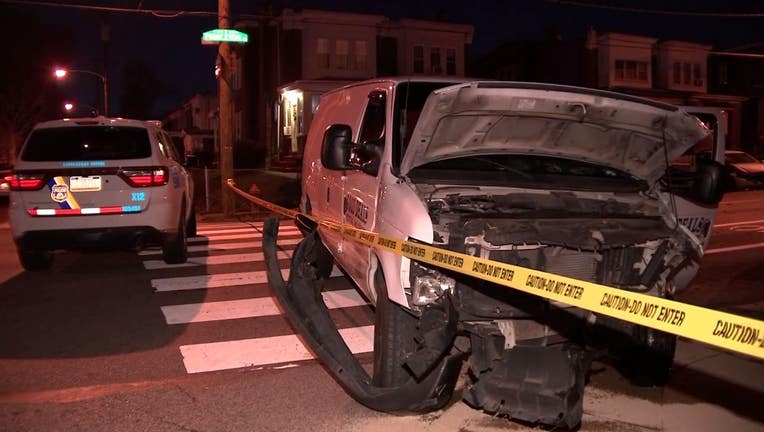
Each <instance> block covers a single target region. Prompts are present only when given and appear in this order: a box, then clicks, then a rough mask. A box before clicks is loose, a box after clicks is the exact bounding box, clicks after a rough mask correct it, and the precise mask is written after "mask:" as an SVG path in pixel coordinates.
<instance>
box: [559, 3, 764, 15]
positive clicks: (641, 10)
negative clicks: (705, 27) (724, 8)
mask: <svg viewBox="0 0 764 432" xmlns="http://www.w3.org/2000/svg"><path fill="white" fill-rule="evenodd" d="M544 1H545V2H547V3H556V4H559V5H564V6H577V7H587V8H592V9H606V10H613V11H619V12H636V13H647V14H656V15H684V16H694V17H715V18H764V12H692V11H679V10H671V9H653V8H637V7H628V6H614V5H605V4H597V3H590V2H586V1H577V0H544Z"/></svg>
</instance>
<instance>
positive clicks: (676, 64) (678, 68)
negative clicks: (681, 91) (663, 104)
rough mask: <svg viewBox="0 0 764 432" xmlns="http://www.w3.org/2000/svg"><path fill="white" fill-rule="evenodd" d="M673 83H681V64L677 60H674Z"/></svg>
mask: <svg viewBox="0 0 764 432" xmlns="http://www.w3.org/2000/svg"><path fill="white" fill-rule="evenodd" d="M673 75H674V78H673V81H674V84H681V83H682V64H681V63H679V62H674V74H673Z"/></svg>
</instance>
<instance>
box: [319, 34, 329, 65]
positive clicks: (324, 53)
mask: <svg viewBox="0 0 764 432" xmlns="http://www.w3.org/2000/svg"><path fill="white" fill-rule="evenodd" d="M316 55H317V62H318V67H319V68H322V69H329V39H326V38H318V40H317V41H316Z"/></svg>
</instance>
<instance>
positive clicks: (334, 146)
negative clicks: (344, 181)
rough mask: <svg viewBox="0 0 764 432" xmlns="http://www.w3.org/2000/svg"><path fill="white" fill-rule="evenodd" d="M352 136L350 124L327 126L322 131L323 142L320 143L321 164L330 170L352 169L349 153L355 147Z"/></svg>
mask: <svg viewBox="0 0 764 432" xmlns="http://www.w3.org/2000/svg"><path fill="white" fill-rule="evenodd" d="M352 138H353V131H352V129H350V126H348V125H344V124H333V125H331V126H329V127H328V128H327V129H326V132H324V142H323V144H322V145H321V165H323V166H324V167H326V168H328V169H331V170H346V169H352V168H353V167H352V166H351V165H350V154H351V149H352V148H353V147H355V144H354V143H353V141H352Z"/></svg>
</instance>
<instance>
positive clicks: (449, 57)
mask: <svg viewBox="0 0 764 432" xmlns="http://www.w3.org/2000/svg"><path fill="white" fill-rule="evenodd" d="M446 75H456V50H455V49H453V48H446Z"/></svg>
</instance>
